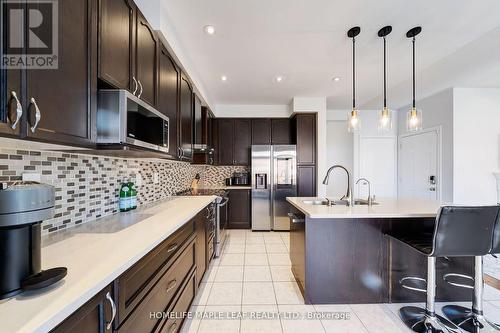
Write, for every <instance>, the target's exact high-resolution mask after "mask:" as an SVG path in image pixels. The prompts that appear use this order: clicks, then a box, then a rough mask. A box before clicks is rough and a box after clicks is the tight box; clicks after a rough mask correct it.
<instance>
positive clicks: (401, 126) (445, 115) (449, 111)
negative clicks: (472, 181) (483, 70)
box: [398, 89, 453, 202]
mask: <svg viewBox="0 0 500 333" xmlns="http://www.w3.org/2000/svg"><path fill="white" fill-rule="evenodd" d="M410 106H411V105H410V104H409V105H407V106H406V107H403V108H400V109H399V110H398V113H399V121H398V131H399V135H401V134H405V133H407V131H406V113H407V112H408V110H409V109H410ZM417 109H419V110H421V111H422V127H423V128H424V129H427V128H433V127H439V126H440V127H441V136H442V147H441V149H442V166H441V174H442V177H443V179H441V191H442V194H441V198H442V201H443V202H452V201H453V89H447V90H444V91H442V92H439V93H437V94H435V95H433V96H430V97H427V98H424V99H422V100H419V101H417ZM438 181H439V180H438Z"/></svg>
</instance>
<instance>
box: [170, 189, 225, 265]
mask: <svg viewBox="0 0 500 333" xmlns="http://www.w3.org/2000/svg"><path fill="white" fill-rule="evenodd" d="M228 194H229V192H228V191H227V190H224V189H188V190H184V191H182V192H178V193H177V195H186V196H190V195H215V196H217V198H216V199H215V204H216V219H215V237H214V247H215V257H220V256H221V254H222V249H223V248H224V244H225V242H226V240H227V222H228V220H227V218H228V214H227V203H228V202H229V197H228Z"/></svg>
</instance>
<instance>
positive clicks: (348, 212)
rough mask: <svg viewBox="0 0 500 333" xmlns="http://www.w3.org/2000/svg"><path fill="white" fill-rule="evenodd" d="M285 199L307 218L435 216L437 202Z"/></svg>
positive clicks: (437, 207) (417, 200) (415, 200)
mask: <svg viewBox="0 0 500 333" xmlns="http://www.w3.org/2000/svg"><path fill="white" fill-rule="evenodd" d="M286 200H287V201H288V202H289V203H290V204H292V205H293V206H295V207H296V208H297V209H298V210H300V211H301V212H303V213H304V214H305V215H306V216H307V217H309V218H318V219H346V218H347V219H348V218H409V217H435V216H436V215H437V212H438V210H439V207H440V205H439V203H438V202H436V201H431V200H421V199H388V198H380V199H379V198H377V200H375V201H376V202H377V203H378V205H373V206H365V205H355V206H354V207H350V206H341V205H338V206H325V205H311V204H306V203H304V201H310V200H324V198H304V197H302V198H299V197H288V198H286Z"/></svg>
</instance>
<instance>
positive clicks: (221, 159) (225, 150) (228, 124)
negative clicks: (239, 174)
mask: <svg viewBox="0 0 500 333" xmlns="http://www.w3.org/2000/svg"><path fill="white" fill-rule="evenodd" d="M233 147H234V119H217V155H218V164H219V165H233V161H234V158H233V157H234V155H233Z"/></svg>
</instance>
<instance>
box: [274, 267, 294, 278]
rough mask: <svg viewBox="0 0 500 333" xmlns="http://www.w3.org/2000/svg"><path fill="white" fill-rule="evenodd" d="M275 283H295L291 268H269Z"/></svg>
mask: <svg viewBox="0 0 500 333" xmlns="http://www.w3.org/2000/svg"><path fill="white" fill-rule="evenodd" d="M269 267H270V269H271V276H272V279H273V281H295V277H294V276H293V273H292V268H291V267H290V266H269Z"/></svg>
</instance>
